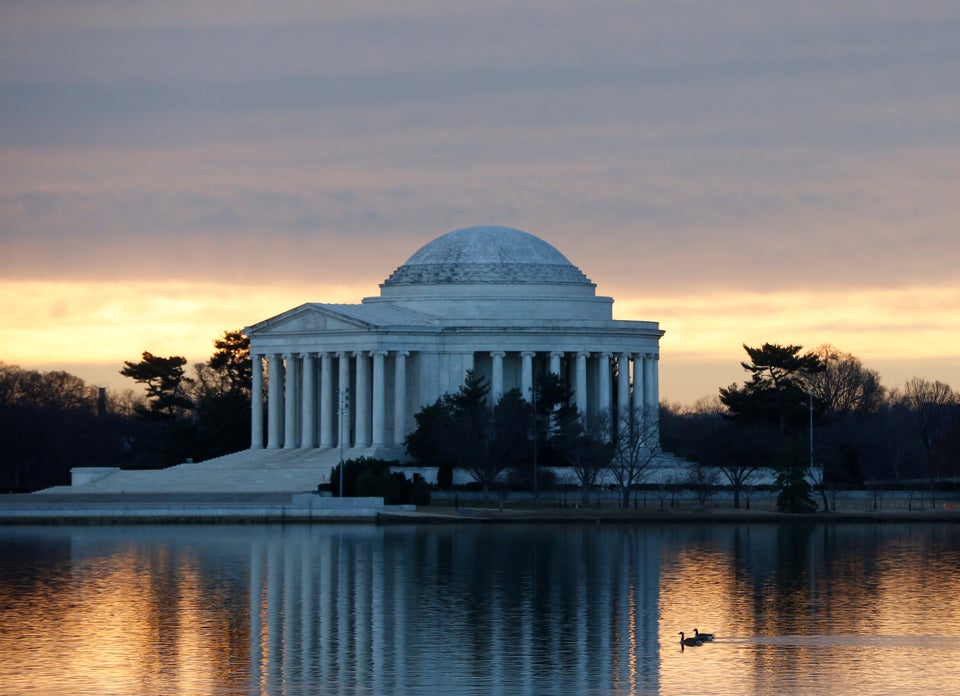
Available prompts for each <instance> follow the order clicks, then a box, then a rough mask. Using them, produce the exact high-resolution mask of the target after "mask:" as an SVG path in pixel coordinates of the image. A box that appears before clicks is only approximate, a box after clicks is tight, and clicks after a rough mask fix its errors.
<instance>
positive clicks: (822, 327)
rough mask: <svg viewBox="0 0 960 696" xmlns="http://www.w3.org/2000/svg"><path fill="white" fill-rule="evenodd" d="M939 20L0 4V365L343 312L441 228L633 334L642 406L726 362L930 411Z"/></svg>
mask: <svg viewBox="0 0 960 696" xmlns="http://www.w3.org/2000/svg"><path fill="white" fill-rule="evenodd" d="M958 37H960V3H957V2H956V0H942V1H940V0H915V1H914V2H910V3H905V2H902V1H901V0H893V1H885V0H875V1H873V2H864V1H863V0H857V1H856V2H848V1H845V0H829V1H827V2H820V1H817V0H812V1H809V2H802V3H774V2H768V1H766V0H755V1H754V0H730V1H729V2H715V1H713V0H663V1H659V0H657V1H644V0H595V1H593V2H589V3H588V2H572V1H571V0H553V1H552V2H545V1H538V0H529V1H527V0H503V1H501V0H482V1H480V0H458V1H457V2H448V1H440V0H407V1H406V2H387V1H386V0H370V1H362V0H357V1H356V2H349V3H347V2H332V1H324V0H320V1H317V0H301V1H284V0H280V1H278V2H270V3H265V2H252V1H251V2H244V1H243V0H223V1H221V0H214V1H210V2H204V1H202V0H190V1H189V2H186V1H184V2H181V1H180V0H165V1H164V2H145V1H140V0H46V1H45V2H37V1H36V0H3V2H2V3H0V313H2V314H0V319H2V321H0V361H2V362H4V363H7V364H14V365H19V366H21V367H25V368H33V369H41V370H50V369H66V370H68V371H71V372H73V373H74V374H77V375H79V376H81V377H83V378H84V379H87V380H88V381H93V382H97V383H99V384H104V385H105V386H109V387H114V388H125V387H134V386H135V385H134V384H133V383H132V382H130V381H129V380H124V379H123V378H121V377H120V376H119V375H118V374H117V372H118V370H119V369H120V367H121V366H122V363H123V361H124V360H136V359H138V358H139V356H140V354H141V353H142V352H143V351H144V350H149V351H151V352H153V353H155V354H159V355H174V354H176V355H183V356H185V357H187V358H189V359H190V360H191V361H202V360H205V359H206V358H208V357H209V356H210V354H211V353H212V351H213V345H212V342H213V340H214V339H215V338H217V337H218V336H220V335H221V334H222V333H223V332H224V331H225V330H230V329H237V328H242V327H243V326H246V325H250V324H253V323H256V322H258V321H261V320H263V319H266V318H268V317H271V316H273V315H275V314H278V313H280V312H283V311H285V310H287V309H290V308H292V307H294V306H297V305H299V304H302V303H304V302H359V301H360V300H361V298H363V297H366V296H371V295H377V294H378V293H379V288H378V284H379V283H381V282H382V281H383V280H384V279H385V278H387V276H389V275H390V273H391V272H393V270H394V269H395V268H396V267H397V266H399V265H401V264H402V263H403V262H404V261H405V260H406V259H407V258H409V256H410V255H411V254H413V252H415V251H416V250H417V249H418V248H419V247H420V246H422V245H423V244H425V243H427V242H429V241H430V240H432V239H434V238H435V237H438V236H440V235H441V234H444V233H446V232H449V231H451V230H454V229H458V228H461V227H467V226H471V225H484V224H491V225H506V226H509V227H516V228H519V229H522V230H525V231H527V232H530V233H531V234H534V235H537V236H539V237H541V238H542V239H544V240H546V241H547V242H549V243H550V244H552V245H553V246H555V247H556V248H557V249H559V250H560V251H561V252H563V253H564V254H565V255H566V256H567V258H568V259H570V261H571V262H573V263H574V264H575V265H577V266H578V267H580V269H581V270H583V272H584V273H585V274H586V275H587V276H588V277H589V278H590V279H591V280H592V281H593V282H595V283H596V284H597V292H598V294H601V295H608V296H612V297H614V298H615V300H616V302H615V304H614V317H615V318H619V319H639V320H652V321H659V322H660V325H661V328H662V329H664V330H665V331H666V335H665V336H664V338H663V340H662V342H661V396H662V397H663V398H664V399H665V400H669V401H673V402H679V403H692V402H693V401H695V400H696V399H697V398H699V397H701V396H708V395H715V394H716V393H717V388H718V387H720V386H726V385H728V384H730V383H731V382H734V381H741V380H743V379H744V373H743V370H742V369H741V368H740V367H739V361H740V360H742V359H744V358H745V357H746V356H745V353H744V352H743V349H742V347H741V344H743V343H747V344H750V345H759V344H761V343H763V342H766V341H769V342H775V343H797V344H801V345H803V346H804V347H805V348H811V349H812V348H815V347H817V346H819V345H821V344H824V343H830V344H833V345H834V346H836V347H837V348H839V349H840V350H843V351H846V352H850V353H853V354H854V355H856V356H858V357H859V358H860V359H861V360H862V361H863V362H864V364H865V365H867V366H868V367H872V368H874V369H877V370H879V372H880V374H881V378H882V381H883V383H884V384H885V385H886V386H888V387H894V386H898V385H900V384H902V383H903V382H904V381H905V380H906V379H908V378H909V377H912V376H920V377H925V378H927V379H931V380H933V379H938V380H941V381H944V382H948V383H950V384H951V386H953V387H954V388H955V389H958V388H960V224H958V222H960V39H958Z"/></svg>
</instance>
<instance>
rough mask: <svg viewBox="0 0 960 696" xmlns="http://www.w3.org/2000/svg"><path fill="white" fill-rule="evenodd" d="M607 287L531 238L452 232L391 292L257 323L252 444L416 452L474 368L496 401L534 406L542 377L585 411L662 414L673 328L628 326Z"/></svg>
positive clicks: (391, 284)
mask: <svg viewBox="0 0 960 696" xmlns="http://www.w3.org/2000/svg"><path fill="white" fill-rule="evenodd" d="M595 289H596V286H595V285H594V283H592V282H591V281H590V280H589V279H588V278H587V277H586V276H585V275H584V274H583V273H582V272H581V271H580V269H579V268H577V267H576V266H574V265H573V264H572V263H570V261H568V260H567V259H566V257H565V256H564V255H563V254H561V253H560V252H559V251H557V250H556V249H555V248H554V247H553V246H551V245H550V244H548V243H547V242H545V241H543V240H542V239H539V238H537V237H535V236H533V235H530V234H527V233H526V232H521V231H519V230H515V229H510V228H506V227H470V228H467V229H462V230H457V231H455V232H450V233H449V234H445V235H443V236H441V237H439V238H437V239H435V240H433V241H432V242H430V243H428V244H426V245H425V246H423V247H422V248H421V249H420V250H419V251H417V252H416V253H415V254H414V255H413V256H411V257H410V258H409V259H408V260H407V262H406V263H404V264H403V265H402V266H400V267H399V268H397V269H396V271H394V272H393V274H392V275H391V276H390V277H389V278H387V279H386V280H385V281H384V282H383V283H381V285H380V295H379V297H367V298H364V299H363V300H362V301H361V303H360V304H323V303H308V304H304V305H301V306H299V307H296V308H294V309H291V310H289V311H287V312H284V313H283V314H280V315H279V316H276V317H273V318H271V319H267V320H265V321H262V322H260V323H257V324H254V325H253V326H249V327H247V328H245V329H244V331H245V333H246V334H247V335H248V336H249V337H250V350H251V355H252V356H253V357H252V359H253V363H254V364H253V367H254V370H253V416H252V439H251V450H276V449H282V450H299V451H305V450H306V451H313V452H314V453H315V454H316V455H318V456H320V458H321V459H323V460H327V459H328V458H329V460H330V461H331V462H332V461H334V460H335V459H336V457H323V456H322V455H323V453H324V451H326V452H328V453H331V454H333V453H335V452H338V451H339V450H340V448H341V445H342V447H343V449H344V450H349V452H348V453H347V454H346V455H345V456H349V457H356V456H359V455H361V454H364V455H368V456H382V457H387V458H399V457H402V456H403V440H404V437H405V435H406V434H407V433H409V432H410V431H411V430H412V429H413V427H414V424H415V422H414V414H415V413H417V412H418V411H419V410H420V409H421V408H422V407H423V406H425V405H428V404H431V403H433V402H434V401H436V399H437V398H438V397H439V396H441V395H442V394H444V393H447V392H455V391H457V389H459V387H460V386H461V385H462V384H463V380H464V377H465V375H466V372H467V371H468V370H471V369H472V370H476V371H478V372H479V373H481V374H483V375H484V376H485V377H486V378H487V379H488V380H489V383H490V387H491V397H492V398H493V399H494V400H496V399H497V398H498V397H499V395H501V394H503V393H504V392H505V391H507V390H509V389H512V388H515V387H516V388H519V389H520V391H521V393H522V394H523V395H524V396H526V397H527V398H530V394H531V389H532V387H533V382H534V379H535V376H537V375H540V374H544V373H546V372H554V373H557V374H558V375H560V376H561V377H562V378H563V379H564V380H566V381H567V382H568V383H569V385H570V386H571V387H572V389H573V393H574V395H575V400H576V405H577V407H578V409H579V410H580V412H581V413H583V414H592V413H597V412H600V411H607V412H608V413H610V414H611V415H612V416H613V420H614V421H615V420H616V418H617V415H618V414H624V413H627V412H628V411H629V410H633V411H637V410H641V409H642V410H643V411H644V412H646V413H653V414H655V413H656V411H657V409H656V406H657V405H658V404H659V386H658V380H659V370H658V360H659V355H660V348H659V341H660V337H661V336H662V335H663V331H661V330H660V328H659V325H658V324H657V322H650V321H624V320H614V319H613V316H612V305H613V299H612V298H610V297H600V296H597V295H596V291H595ZM265 385H268V386H265ZM264 390H266V392H267V393H266V399H264V398H263V397H264ZM265 402H266V413H264V403H265ZM341 404H342V405H343V407H344V408H343V411H342V417H340V416H338V413H339V412H340V411H339V408H338V407H339V405H341ZM250 454H252V452H251V453H250ZM267 454H268V453H267V452H264V456H266V455H267ZM278 454H279V453H278ZM301 454H304V455H306V454H307V452H301Z"/></svg>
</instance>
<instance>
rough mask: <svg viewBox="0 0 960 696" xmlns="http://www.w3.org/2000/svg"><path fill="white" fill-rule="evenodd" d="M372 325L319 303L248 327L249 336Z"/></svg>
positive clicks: (302, 306) (351, 329)
mask: <svg viewBox="0 0 960 696" xmlns="http://www.w3.org/2000/svg"><path fill="white" fill-rule="evenodd" d="M370 328H372V326H371V325H370V324H369V323H367V322H364V321H360V320H358V319H356V318H354V317H350V316H347V315H346V314H344V313H342V312H338V311H336V310H332V309H330V308H329V307H328V306H325V305H319V304H314V303H311V304H305V305H301V306H299V307H295V308H294V309H291V310H289V311H287V312H284V313H283V314H278V315H277V316H275V317H272V318H270V319H267V320H265V321H261V322H260V323H258V324H254V325H253V326H250V327H247V328H246V329H245V330H244V331H245V333H246V334H247V335H248V336H269V335H271V334H290V333H318V332H325V331H356V330H358V329H370Z"/></svg>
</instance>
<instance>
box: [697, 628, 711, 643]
mask: <svg viewBox="0 0 960 696" xmlns="http://www.w3.org/2000/svg"><path fill="white" fill-rule="evenodd" d="M693 636H694V638H699V639H700V640H713V634H712V633H700V631H698V630H697V629H693Z"/></svg>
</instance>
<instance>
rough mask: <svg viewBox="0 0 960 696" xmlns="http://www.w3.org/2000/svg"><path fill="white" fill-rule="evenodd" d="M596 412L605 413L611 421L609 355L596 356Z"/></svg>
mask: <svg viewBox="0 0 960 696" xmlns="http://www.w3.org/2000/svg"><path fill="white" fill-rule="evenodd" d="M597 412H598V413H606V414H607V417H608V418H610V419H611V420H612V419H613V404H612V403H610V353H600V354H599V355H597Z"/></svg>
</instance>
